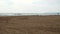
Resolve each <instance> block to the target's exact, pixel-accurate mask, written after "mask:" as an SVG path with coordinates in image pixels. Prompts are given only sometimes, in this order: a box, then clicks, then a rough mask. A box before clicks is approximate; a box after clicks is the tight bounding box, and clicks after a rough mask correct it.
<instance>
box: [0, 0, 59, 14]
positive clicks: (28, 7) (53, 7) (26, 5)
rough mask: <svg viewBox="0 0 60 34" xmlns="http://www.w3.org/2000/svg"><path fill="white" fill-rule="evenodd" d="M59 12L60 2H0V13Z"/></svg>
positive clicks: (39, 0) (13, 0)
mask: <svg viewBox="0 0 60 34" xmlns="http://www.w3.org/2000/svg"><path fill="white" fill-rule="evenodd" d="M49 12H53V13H54V12H55V13H56V12H60V0H0V13H49Z"/></svg>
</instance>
